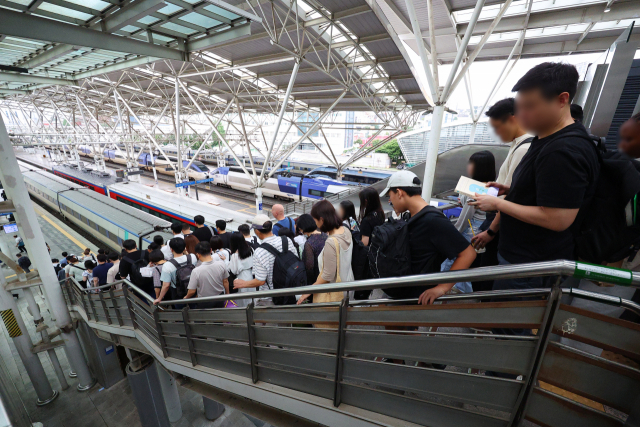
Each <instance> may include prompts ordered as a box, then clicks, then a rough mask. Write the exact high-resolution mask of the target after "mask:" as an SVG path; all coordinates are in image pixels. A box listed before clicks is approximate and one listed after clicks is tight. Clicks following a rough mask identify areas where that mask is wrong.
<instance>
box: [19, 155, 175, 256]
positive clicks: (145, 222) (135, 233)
mask: <svg viewBox="0 0 640 427" xmlns="http://www.w3.org/2000/svg"><path fill="white" fill-rule="evenodd" d="M20 169H21V170H22V174H23V176H24V181H25V184H26V185H27V189H28V191H29V194H31V195H32V196H33V197H35V198H36V199H38V200H39V201H40V202H42V203H43V204H45V205H47V206H49V207H51V208H53V209H55V210H57V211H58V212H60V214H62V216H64V217H65V219H66V220H67V221H70V222H72V223H74V224H75V225H76V226H78V227H80V228H82V229H83V230H85V231H86V232H88V233H90V234H92V235H93V236H94V237H96V238H97V239H99V240H100V241H101V242H103V243H104V244H105V245H106V246H107V247H109V248H111V249H113V250H115V251H118V252H119V251H120V250H121V249H122V242H123V241H124V240H127V239H134V240H136V241H137V242H138V246H139V247H142V248H143V249H144V248H146V247H147V246H148V244H149V243H151V242H152V241H153V236H154V235H156V234H162V235H163V237H165V239H166V238H168V237H170V235H169V234H168V233H167V232H166V231H159V230H161V229H166V228H167V227H169V226H170V225H171V222H169V221H167V220H165V219H162V218H159V217H157V216H155V215H151V214H148V213H145V212H142V211H140V210H138V209H134V208H132V207H130V206H127V204H124V203H120V202H118V201H116V200H114V199H110V198H109V197H106V196H105V195H102V194H99V193H97V192H95V191H93V190H91V189H88V188H85V187H83V186H81V185H78V184H76V183H74V182H69V181H68V180H66V179H64V178H61V177H57V176H55V175H53V174H51V173H49V172H47V171H44V170H36V169H35V168H33V167H25V166H23V165H21V168H20Z"/></svg>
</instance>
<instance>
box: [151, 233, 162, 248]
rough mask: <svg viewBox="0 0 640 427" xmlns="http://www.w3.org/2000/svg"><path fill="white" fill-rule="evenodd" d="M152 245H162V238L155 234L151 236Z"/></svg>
mask: <svg viewBox="0 0 640 427" xmlns="http://www.w3.org/2000/svg"><path fill="white" fill-rule="evenodd" d="M153 243H157V244H158V245H160V246H162V245H164V237H162V236H161V235H159V234H156V235H155V236H153Z"/></svg>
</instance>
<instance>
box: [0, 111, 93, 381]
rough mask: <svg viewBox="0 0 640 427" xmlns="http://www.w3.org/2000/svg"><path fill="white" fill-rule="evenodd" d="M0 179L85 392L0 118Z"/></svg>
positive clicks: (83, 367) (61, 303)
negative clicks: (12, 206) (14, 209)
mask: <svg viewBox="0 0 640 427" xmlns="http://www.w3.org/2000/svg"><path fill="white" fill-rule="evenodd" d="M0 179H1V180H2V183H3V184H4V189H5V191H6V192H7V197H8V198H9V199H10V200H11V201H12V202H13V205H14V206H15V208H16V212H15V217H16V222H17V223H18V227H19V228H20V229H21V231H22V236H23V239H24V243H25V246H26V247H27V250H28V251H29V257H30V258H31V260H32V261H33V262H34V264H35V268H36V269H37V270H38V273H39V274H40V279H41V280H42V283H43V285H44V289H45V294H46V296H47V299H48V303H49V307H51V311H52V312H53V313H52V314H53V316H54V317H55V319H56V326H57V327H58V328H59V329H60V330H61V332H62V334H61V337H62V339H63V340H64V341H65V343H66V344H65V348H66V352H67V357H68V358H69V363H70V364H71V367H72V368H73V370H74V371H75V372H76V373H77V374H78V379H79V380H80V384H78V390H88V389H89V388H91V387H93V385H95V383H96V380H95V379H94V378H93V377H92V376H91V372H89V368H88V367H87V363H86V361H85V358H84V353H83V352H82V348H81V347H80V341H79V340H78V336H77V335H76V331H75V330H74V329H73V323H72V322H71V315H70V314H69V309H68V308H67V303H66V301H65V300H64V296H63V294H62V288H61V287H60V284H59V283H58V276H57V275H56V272H55V270H54V269H53V265H52V264H51V257H50V255H49V251H48V250H47V247H46V246H45V244H44V242H45V240H44V236H43V234H42V230H41V229H40V226H39V225H38V219H37V217H36V212H35V210H34V209H33V205H32V202H31V199H30V198H29V193H28V191H27V187H26V186H25V184H24V180H23V179H22V173H21V172H20V167H19V166H18V160H17V159H16V155H15V153H14V152H13V147H12V146H11V142H10V141H9V135H8V134H7V129H6V128H5V126H4V121H3V120H2V117H0Z"/></svg>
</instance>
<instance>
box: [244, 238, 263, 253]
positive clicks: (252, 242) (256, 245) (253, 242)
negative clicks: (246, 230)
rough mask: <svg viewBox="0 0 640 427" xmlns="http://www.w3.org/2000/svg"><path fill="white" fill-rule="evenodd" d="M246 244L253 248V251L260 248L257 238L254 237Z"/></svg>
mask: <svg viewBox="0 0 640 427" xmlns="http://www.w3.org/2000/svg"><path fill="white" fill-rule="evenodd" d="M247 243H248V244H249V246H251V247H252V248H253V250H254V251H255V250H256V249H258V248H259V247H260V243H259V242H258V238H257V237H256V236H253V237H251V240H250V241H248V242H247Z"/></svg>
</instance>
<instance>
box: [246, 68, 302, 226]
mask: <svg viewBox="0 0 640 427" xmlns="http://www.w3.org/2000/svg"><path fill="white" fill-rule="evenodd" d="M299 69H300V60H299V59H296V62H295V64H294V65H293V70H292V71H291V78H289V84H288V85H287V91H286V92H285V94H284V99H283V100H282V106H281V107H280V114H278V120H277V121H276V128H275V130H274V131H273V138H272V139H271V144H269V151H268V152H267V157H266V159H265V161H264V167H263V168H262V173H261V174H260V178H259V179H258V183H257V186H256V187H261V186H262V185H264V174H265V171H266V170H267V163H269V162H270V161H271V154H272V153H273V147H274V146H275V144H276V140H277V139H278V131H279V130H280V124H281V123H282V119H283V117H284V114H285V112H286V111H287V105H289V97H290V96H291V91H292V90H293V84H294V83H295V81H296V76H297V75H298V70H299ZM261 211H262V209H259V210H258V213H261Z"/></svg>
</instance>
